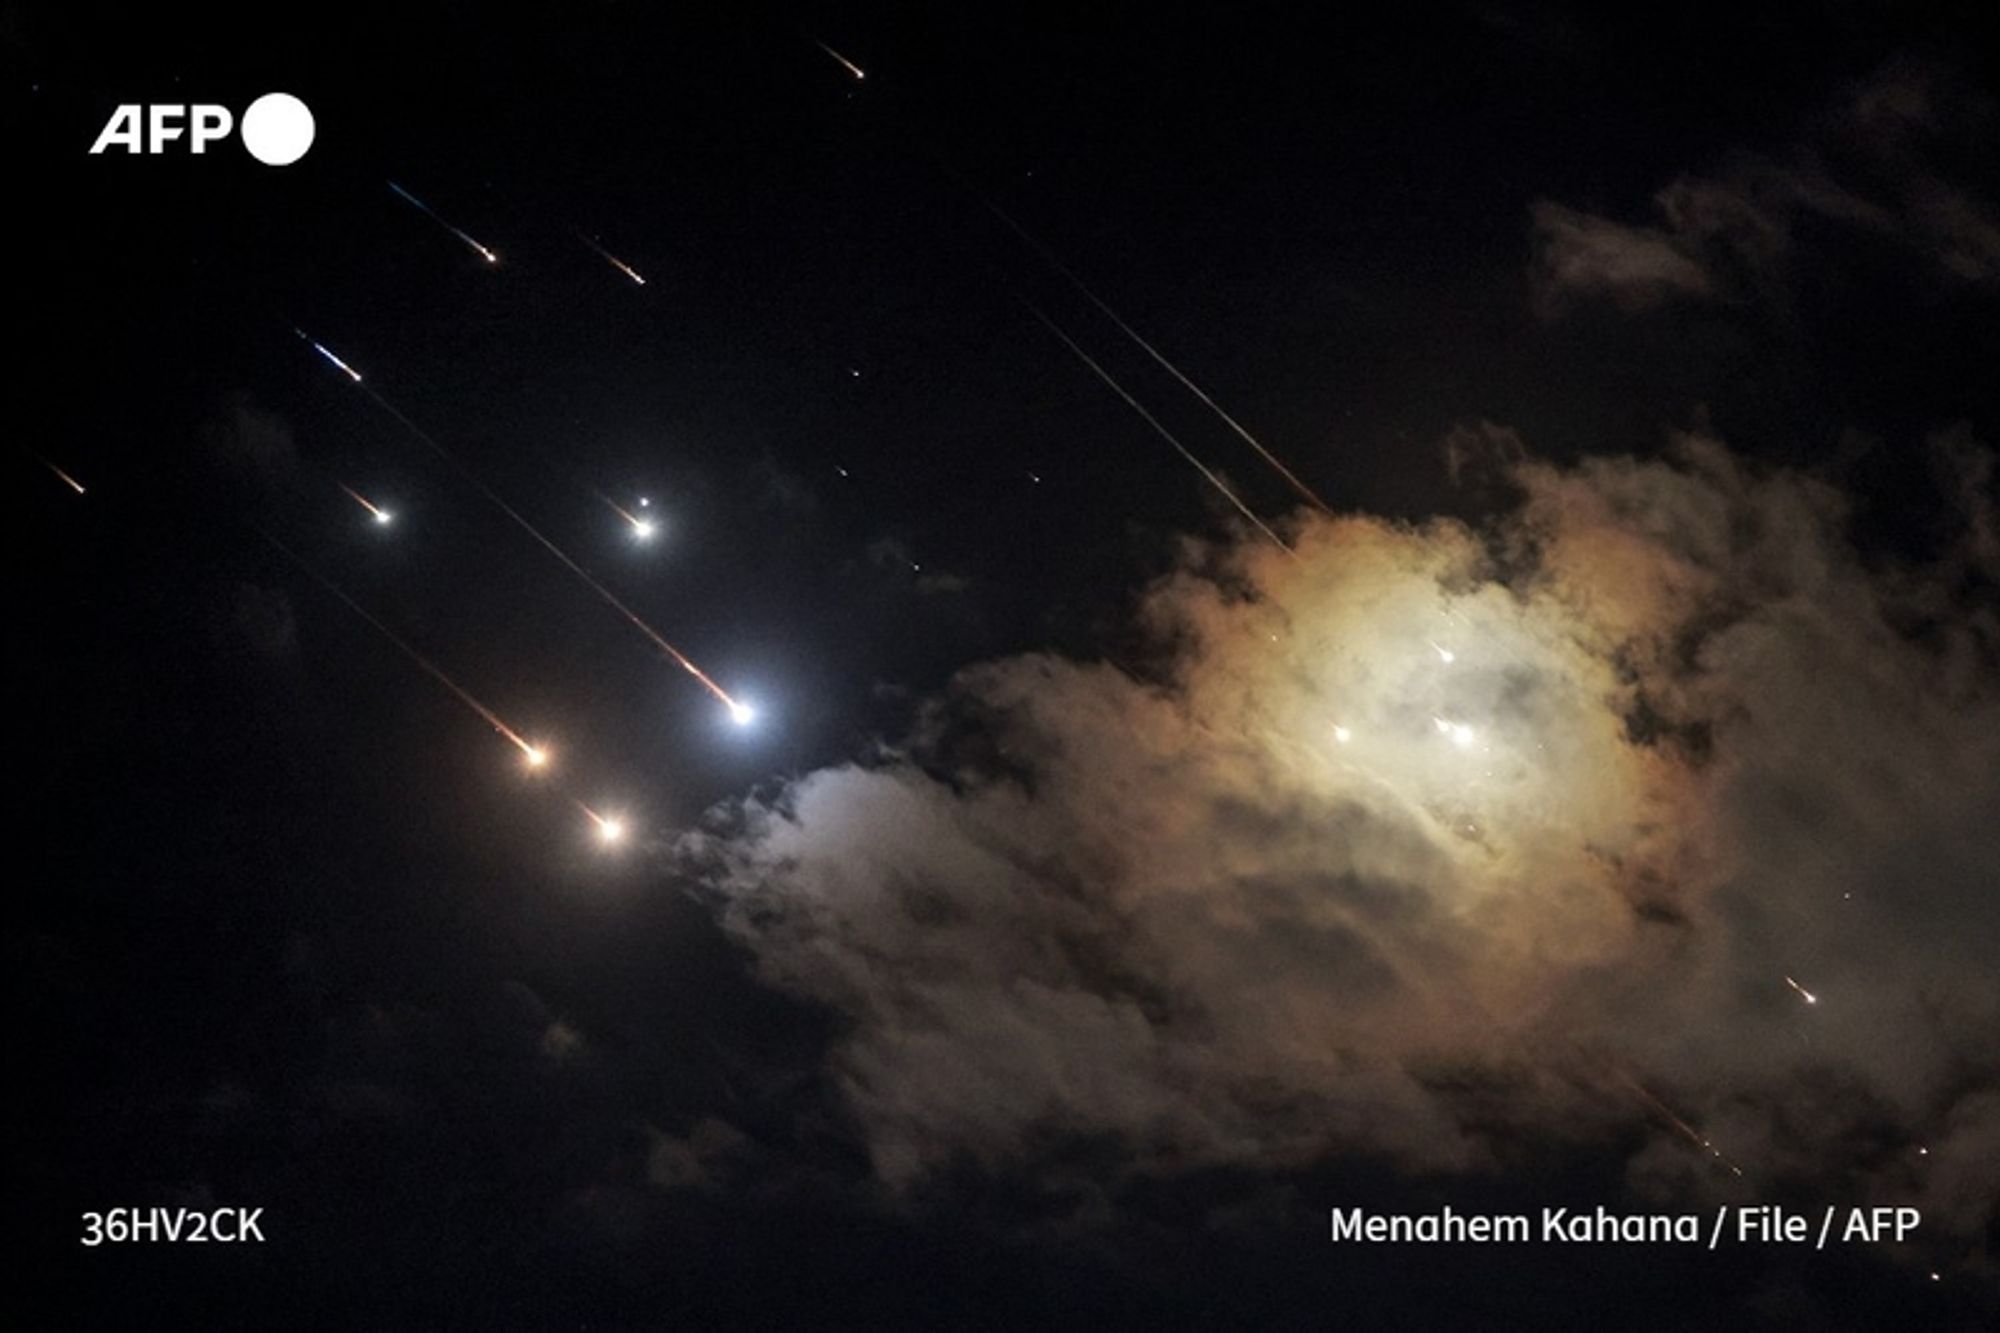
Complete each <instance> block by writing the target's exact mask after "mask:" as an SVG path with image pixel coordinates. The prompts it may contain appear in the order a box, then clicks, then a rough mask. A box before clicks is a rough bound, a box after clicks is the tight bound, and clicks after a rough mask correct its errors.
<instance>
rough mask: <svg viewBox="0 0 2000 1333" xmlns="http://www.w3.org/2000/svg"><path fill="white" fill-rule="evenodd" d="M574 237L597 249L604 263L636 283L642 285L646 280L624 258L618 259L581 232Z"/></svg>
mask: <svg viewBox="0 0 2000 1333" xmlns="http://www.w3.org/2000/svg"><path fill="white" fill-rule="evenodd" d="M576 238H577V239H578V240H579V241H582V242H583V243H584V244H585V245H587V246H589V247H590V248H591V249H593V250H595V251H597V256H598V258H600V259H602V260H603V261H604V262H605V263H607V264H609V265H611V267H613V268H615V269H617V270H618V271H619V272H620V273H623V274H624V275H625V276H626V277H628V278H630V279H632V281H634V282H636V283H638V284H639V285H640V286H641V287H644V286H645V285H646V280H645V279H644V278H642V277H640V276H639V271H638V270H637V269H635V268H633V267H632V266H631V265H630V264H628V263H626V262H625V261H624V260H622V259H620V258H619V257H618V256H617V255H614V254H612V253H611V252H610V251H609V250H607V249H605V248H604V247H603V246H601V245H599V244H598V243H597V242H596V241H593V240H591V239H590V238H589V237H588V236H585V235H584V234H583V233H582V232H578V233H577V234H576Z"/></svg>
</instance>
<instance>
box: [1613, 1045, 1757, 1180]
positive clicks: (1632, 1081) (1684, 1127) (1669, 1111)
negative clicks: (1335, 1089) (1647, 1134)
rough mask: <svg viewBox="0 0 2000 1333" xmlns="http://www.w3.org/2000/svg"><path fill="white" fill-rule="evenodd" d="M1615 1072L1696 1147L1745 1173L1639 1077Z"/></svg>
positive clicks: (1641, 1098) (1723, 1163) (1732, 1171)
mask: <svg viewBox="0 0 2000 1333" xmlns="http://www.w3.org/2000/svg"><path fill="white" fill-rule="evenodd" d="M1614 1072H1615V1073H1616V1074H1617V1075H1618V1077H1619V1079H1620V1080H1621V1081H1622V1082H1623V1083H1624V1084H1625V1086H1626V1087H1627V1088H1630V1089H1631V1090H1632V1092H1633V1093H1635V1094H1636V1095H1637V1096H1638V1097H1639V1099H1640V1100H1641V1101H1643V1102H1645V1103H1646V1105H1648V1106H1650V1107H1652V1108H1653V1109H1654V1110H1655V1111H1658V1112H1659V1113H1660V1114H1661V1115H1662V1116H1664V1117H1666V1120H1667V1123H1668V1124H1670V1125H1672V1126H1673V1127H1674V1129H1675V1130H1676V1131H1678V1132H1679V1134H1680V1136H1681V1137H1682V1138H1684V1139H1686V1140H1687V1141H1688V1142H1689V1143H1692V1144H1693V1145H1694V1146H1695V1147H1697V1148H1699V1149H1701V1150H1702V1151H1703V1152H1705V1153H1707V1154H1708V1155H1709V1156H1710V1157H1712V1158H1714V1159H1715V1160H1716V1161H1718V1162H1720V1163H1722V1165H1724V1166H1726V1167H1728V1168H1729V1171H1730V1174H1732V1175H1736V1176H1741V1175H1742V1174H1743V1168H1742V1167H1740V1166H1738V1165H1736V1163H1734V1162H1732V1161H1730V1160H1729V1159H1728V1158H1727V1157H1725V1156H1723V1153H1722V1149H1720V1148H1718V1147H1716V1146H1715V1144H1714V1143H1713V1142H1711V1141H1710V1140H1709V1138H1708V1136H1707V1135H1705V1134H1703V1133H1701V1132H1700V1131H1699V1130H1697V1129H1696V1128H1695V1127H1694V1126H1693V1125H1690V1124H1689V1123H1688V1122H1687V1121H1685V1120H1683V1119H1681V1118H1680V1116H1678V1115H1676V1114H1674V1109H1673V1108H1672V1107H1671V1106H1668V1105H1667V1104H1666V1103H1665V1102H1663V1101H1661V1100H1660V1099H1659V1098H1658V1097H1655V1096H1654V1095H1653V1094H1652V1092H1651V1091H1649V1090H1648V1089H1647V1087H1646V1085H1645V1084H1643V1083H1641V1082H1640V1081H1639V1080H1638V1079H1636V1078H1633V1077H1632V1076H1631V1075H1630V1074H1628V1073H1626V1072H1625V1071H1624V1070H1622V1069H1619V1070H1615V1071H1614Z"/></svg>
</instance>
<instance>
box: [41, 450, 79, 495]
mask: <svg viewBox="0 0 2000 1333" xmlns="http://www.w3.org/2000/svg"><path fill="white" fill-rule="evenodd" d="M31 452H32V451H31ZM34 458H35V461H36V462H38V463H40V464H41V465H42V466H43V467H45V468H47V469H48V470H49V471H51V472H53V473H55V474H56V477H57V479H58V480H60V481H61V482H62V484H63V485H65V486H67V487H69V488H70V489H71V490H73V491H75V492H76V493H77V494H78V495H82V494H84V489H83V483H82V482H80V481H78V480H77V479H76V478H75V477H72V476H71V475H70V474H69V473H67V472H65V471H63V470H62V469H61V468H59V467H57V466H56V465H55V464H54V463H51V462H50V461H49V460H48V459H46V458H43V457H42V456H41V455H40V454H35V455H34Z"/></svg>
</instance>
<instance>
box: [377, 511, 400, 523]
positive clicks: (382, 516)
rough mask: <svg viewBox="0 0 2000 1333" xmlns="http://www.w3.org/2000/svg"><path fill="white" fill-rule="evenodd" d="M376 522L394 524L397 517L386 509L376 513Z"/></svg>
mask: <svg viewBox="0 0 2000 1333" xmlns="http://www.w3.org/2000/svg"><path fill="white" fill-rule="evenodd" d="M375 521H376V522H377V523H393V522H395V521H396V516H395V515H394V514H392V513H390V512H389V511H388V510H386V509H378V510H376V511H375Z"/></svg>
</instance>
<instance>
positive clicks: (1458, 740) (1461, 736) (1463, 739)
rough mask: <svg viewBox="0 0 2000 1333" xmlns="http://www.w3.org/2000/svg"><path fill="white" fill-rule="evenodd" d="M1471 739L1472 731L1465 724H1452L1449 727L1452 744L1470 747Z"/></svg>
mask: <svg viewBox="0 0 2000 1333" xmlns="http://www.w3.org/2000/svg"><path fill="white" fill-rule="evenodd" d="M1472 738H1473V731H1472V728H1471V727H1468V726H1466V725H1465V723H1463V722H1454V723H1452V726H1451V740H1452V744H1454V745H1470V744H1472Z"/></svg>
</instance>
